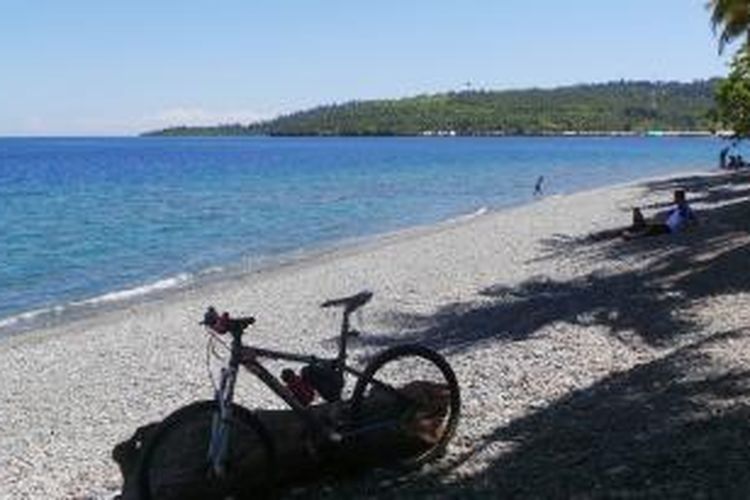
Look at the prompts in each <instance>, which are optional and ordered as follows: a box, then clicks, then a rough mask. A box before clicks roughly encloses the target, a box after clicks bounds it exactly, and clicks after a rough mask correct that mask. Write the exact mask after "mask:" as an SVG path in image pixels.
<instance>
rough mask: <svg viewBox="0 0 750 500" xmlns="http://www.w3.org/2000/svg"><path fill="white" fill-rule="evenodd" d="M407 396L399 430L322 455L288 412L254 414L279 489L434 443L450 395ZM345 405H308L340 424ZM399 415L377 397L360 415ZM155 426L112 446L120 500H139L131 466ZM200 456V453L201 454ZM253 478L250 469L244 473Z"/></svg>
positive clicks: (430, 388) (378, 432) (372, 434)
mask: <svg viewBox="0 0 750 500" xmlns="http://www.w3.org/2000/svg"><path fill="white" fill-rule="evenodd" d="M400 391H401V392H402V393H405V394H408V396H409V399H410V400H411V401H413V402H414V403H413V404H414V407H413V408H409V410H410V411H408V415H409V418H408V419H406V420H404V419H403V418H402V419H401V421H400V422H399V425H398V426H372V429H371V430H369V431H367V432H363V433H361V434H358V435H357V436H356V437H355V438H353V439H347V440H345V441H344V442H343V443H341V444H339V445H336V447H335V448H327V449H325V450H323V451H321V450H320V449H318V448H316V447H315V446H311V441H310V431H309V430H308V429H307V427H306V426H305V424H304V422H303V420H302V419H300V418H299V416H298V415H296V414H295V413H294V412H293V411H291V410H259V411H257V412H255V413H256V415H257V416H258V417H259V418H260V420H261V421H262V422H263V424H264V426H265V427H266V429H267V430H268V432H269V434H270V436H271V439H272V440H273V443H274V448H275V453H276V471H275V472H276V480H277V482H278V483H279V485H281V486H284V485H289V484H299V483H300V482H304V481H305V480H314V479H315V478H317V477H319V476H321V475H323V474H329V475H330V474H331V473H333V474H335V473H336V472H344V471H347V472H350V471H351V470H352V469H362V468H366V467H372V466H378V465H388V464H391V463H392V462H393V461H394V460H396V459H398V458H400V457H408V456H410V455H413V454H414V453H418V452H419V451H420V450H421V449H425V448H428V447H429V446H431V445H432V444H434V443H435V442H436V440H437V439H439V437H440V435H441V434H442V430H443V429H442V426H443V425H444V416H445V415H446V413H447V411H448V408H449V404H450V402H449V397H450V394H449V392H448V390H447V388H446V387H445V386H444V385H442V384H435V383H431V382H421V381H418V382H412V383H410V384H408V385H406V386H404V387H402V388H401V389H400ZM345 405H346V403H326V404H320V405H316V406H314V407H312V409H313V411H314V412H315V414H316V415H317V416H319V417H321V418H324V419H329V420H331V421H336V420H340V418H339V416H340V414H341V412H343V411H346V408H345ZM395 412H398V413H399V415H398V416H402V415H403V414H404V413H405V412H404V409H403V406H397V405H396V404H394V403H393V398H387V397H381V396H379V395H378V394H377V393H376V394H374V395H372V396H370V397H368V398H367V399H365V400H364V402H363V411H362V414H363V415H366V418H367V420H370V419H372V421H376V420H381V421H382V420H384V419H388V418H389V417H394V416H395ZM158 425H159V422H155V423H151V424H148V425H145V426H143V427H139V428H138V429H137V430H136V431H135V433H134V434H133V436H132V437H131V438H130V439H128V440H126V441H123V442H121V443H119V444H117V445H116V446H115V447H114V449H113V450H112V458H113V459H114V460H115V462H117V464H118V466H119V467H120V472H121V474H122V477H123V488H122V494H121V497H120V498H121V500H138V496H137V491H136V490H137V485H136V484H135V483H136V473H137V471H136V468H137V465H138V460H139V456H140V452H141V449H142V448H143V446H144V444H145V443H146V442H147V440H148V439H149V438H150V437H151V436H152V435H153V434H154V432H155V431H156V430H157V428H158ZM202 453H205V451H202ZM247 472H248V474H252V472H253V471H247Z"/></svg>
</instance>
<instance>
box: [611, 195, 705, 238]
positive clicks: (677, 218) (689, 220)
mask: <svg viewBox="0 0 750 500" xmlns="http://www.w3.org/2000/svg"><path fill="white" fill-rule="evenodd" d="M674 204H675V206H674V208H672V209H671V210H670V211H669V213H668V214H667V219H666V220H665V221H664V222H663V223H648V222H646V219H645V217H643V214H642V213H641V210H640V209H639V208H634V209H633V224H632V226H630V227H629V228H628V229H626V230H625V231H624V232H623V233H622V236H623V237H624V238H625V239H630V238H638V237H641V236H657V235H660V234H674V233H679V232H680V231H682V230H683V229H685V227H687V226H688V225H689V224H695V223H697V222H698V218H697V217H696V215H695V212H693V209H692V208H690V205H688V203H687V200H686V199H685V191H684V190H682V189H678V190H676V191H675V192H674Z"/></svg>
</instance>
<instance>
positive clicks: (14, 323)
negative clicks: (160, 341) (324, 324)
mask: <svg viewBox="0 0 750 500" xmlns="http://www.w3.org/2000/svg"><path fill="white" fill-rule="evenodd" d="M714 172H718V171H715V170H685V171H683V172H680V173H678V174H674V173H672V174H665V175H656V176H646V177H641V178H638V179H634V180H630V181H624V182H616V183H613V184H605V185H601V186H598V187H593V188H584V189H582V190H579V191H572V192H562V193H554V194H551V195H546V196H543V197H541V198H538V199H531V200H528V201H526V202H518V203H512V204H509V205H507V206H503V207H496V208H488V207H481V208H479V209H477V210H475V211H473V212H469V213H465V214H458V215H455V216H452V217H450V218H448V219H444V220H440V221H436V222H432V223H427V224H421V225H416V226H409V227H404V228H401V229H395V230H392V231H386V232H384V233H376V234H371V235H365V236H358V237H349V238H345V239H342V240H336V241H328V242H320V243H318V244H315V245H313V246H311V247H308V248H299V249H294V250H291V251H288V252H284V253H281V254H276V255H260V256H257V257H255V258H252V257H245V258H242V259H241V260H240V261H239V262H232V263H227V264H222V265H216V266H212V267H209V268H207V269H203V270H199V271H197V272H181V273H178V274H176V275H173V276H167V277H164V278H162V279H159V280H157V281H155V282H148V283H140V284H137V285H134V286H132V287H129V288H124V289H114V290H109V291H106V292H103V293H101V294H99V295H96V296H93V297H88V298H83V299H80V300H73V301H69V302H65V303H60V304H55V305H53V306H49V307H43V308H39V309H32V310H29V311H22V312H19V313H16V314H12V315H10V316H6V317H2V318H0V342H3V341H4V340H5V339H7V338H11V337H15V336H18V335H26V334H28V333H29V332H33V331H38V330H50V329H56V328H62V327H65V326H67V325H71V324H74V323H76V322H78V321H81V320H86V319H91V318H92V317H95V316H96V315H99V314H105V313H109V312H116V311H121V310H124V309H127V308H129V307H133V306H137V305H139V304H145V303H150V302H158V301H162V300H169V298H170V296H171V295H180V294H183V293H185V292H189V291H191V290H195V289H200V288H202V287H206V286H213V285H216V286H221V284H222V283H233V282H237V281H244V280H250V279H253V278H259V279H262V277H263V276H264V275H266V274H268V273H272V274H273V273H275V272H277V271H278V272H283V270H288V269H292V270H293V269H295V268H300V267H304V266H305V265H315V264H316V262H318V261H325V260H328V259H335V258H339V257H342V256H348V255H354V254H356V253H358V252H363V251H367V250H372V249H375V248H378V247H380V246H383V245H388V244H394V243H398V242H402V241H405V240H408V239H410V238H418V237H420V236H427V235H430V234H434V233H437V232H440V231H442V230H445V229H447V228H450V227H454V226H456V225H460V224H463V223H466V222H467V221H471V220H473V219H476V218H480V217H492V216H493V215H495V214H498V213H503V212H507V211H512V210H515V209H519V208H523V207H526V206H529V205H533V204H535V203H538V202H540V201H543V200H545V199H554V198H559V197H566V196H573V195H576V194H584V193H592V192H596V191H601V190H611V189H619V188H627V187H634V186H637V185H639V184H643V183H646V182H652V181H658V180H662V179H667V178H671V177H675V176H677V175H680V176H685V175H708V174H710V173H714Z"/></svg>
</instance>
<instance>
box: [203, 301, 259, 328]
mask: <svg viewBox="0 0 750 500" xmlns="http://www.w3.org/2000/svg"><path fill="white" fill-rule="evenodd" d="M253 323H255V318H254V317H252V316H245V317H241V318H230V317H229V313H227V312H224V313H222V314H221V315H219V313H218V312H216V309H214V308H213V307H209V308H208V310H206V313H205V314H204V315H203V321H201V322H200V324H202V325H205V326H207V327H209V328H210V329H212V330H213V331H215V332H216V333H227V332H232V333H242V332H244V331H245V330H246V329H247V327H248V326H250V325H252V324H253Z"/></svg>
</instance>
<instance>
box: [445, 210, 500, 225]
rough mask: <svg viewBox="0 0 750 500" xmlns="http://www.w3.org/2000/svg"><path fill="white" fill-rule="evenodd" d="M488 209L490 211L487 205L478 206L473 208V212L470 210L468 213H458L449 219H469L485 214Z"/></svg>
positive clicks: (456, 220) (457, 220) (458, 220)
mask: <svg viewBox="0 0 750 500" xmlns="http://www.w3.org/2000/svg"><path fill="white" fill-rule="evenodd" d="M489 211H490V209H489V208H487V207H480V208H478V209H476V210H474V211H473V212H470V213H468V214H463V215H459V216H457V217H454V218H453V219H450V220H452V221H455V222H460V221H466V220H471V219H475V218H477V217H480V216H482V215H484V214H486V213H487V212H489Z"/></svg>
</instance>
